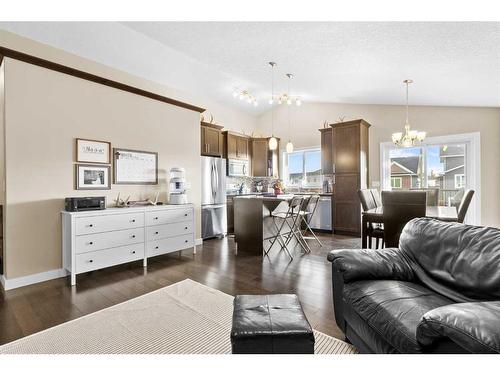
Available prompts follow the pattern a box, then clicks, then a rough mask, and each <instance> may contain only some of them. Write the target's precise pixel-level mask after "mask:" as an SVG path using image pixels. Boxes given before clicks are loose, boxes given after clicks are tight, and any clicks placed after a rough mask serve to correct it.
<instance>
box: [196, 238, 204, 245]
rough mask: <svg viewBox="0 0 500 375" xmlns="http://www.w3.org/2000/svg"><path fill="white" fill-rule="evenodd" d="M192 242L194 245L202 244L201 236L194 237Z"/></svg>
mask: <svg viewBox="0 0 500 375" xmlns="http://www.w3.org/2000/svg"><path fill="white" fill-rule="evenodd" d="M194 244H195V245H196V246H200V245H201V244H203V240H202V239H201V238H196V239H195V240H194Z"/></svg>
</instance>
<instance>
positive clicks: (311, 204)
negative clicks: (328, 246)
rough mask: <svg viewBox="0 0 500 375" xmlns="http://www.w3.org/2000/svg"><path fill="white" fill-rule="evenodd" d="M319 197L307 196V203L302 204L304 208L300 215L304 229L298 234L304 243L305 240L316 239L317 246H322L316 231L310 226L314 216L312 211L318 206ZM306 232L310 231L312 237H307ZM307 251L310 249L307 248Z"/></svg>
mask: <svg viewBox="0 0 500 375" xmlns="http://www.w3.org/2000/svg"><path fill="white" fill-rule="evenodd" d="M319 199H320V196H319V195H312V196H309V199H308V201H307V204H305V205H303V207H305V209H304V210H303V211H302V212H301V216H302V223H304V224H305V226H306V228H305V229H304V231H302V232H301V233H300V235H301V236H302V238H303V239H304V242H305V243H307V242H306V241H305V240H310V239H314V240H316V242H318V244H319V246H321V247H323V244H322V243H321V241H320V240H319V238H318V237H316V233H314V232H313V230H312V228H311V226H310V224H311V220H312V217H313V216H314V213H315V212H316V208H317V207H318V202H319ZM302 223H301V224H302ZM307 232H309V233H311V234H312V237H307V236H306V234H307ZM309 252H310V250H309Z"/></svg>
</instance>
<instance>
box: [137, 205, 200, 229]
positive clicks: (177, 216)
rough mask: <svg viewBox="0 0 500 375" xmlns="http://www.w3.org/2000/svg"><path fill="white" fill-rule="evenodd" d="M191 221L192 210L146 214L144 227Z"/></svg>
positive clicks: (184, 209)
mask: <svg viewBox="0 0 500 375" xmlns="http://www.w3.org/2000/svg"><path fill="white" fill-rule="evenodd" d="M191 220H193V209H192V208H181V209H176V210H164V211H153V212H146V226H150V225H159V224H170V223H178V222H180V221H191Z"/></svg>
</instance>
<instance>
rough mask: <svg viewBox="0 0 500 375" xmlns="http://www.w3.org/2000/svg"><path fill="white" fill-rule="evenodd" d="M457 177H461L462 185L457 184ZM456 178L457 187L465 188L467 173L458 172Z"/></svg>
mask: <svg viewBox="0 0 500 375" xmlns="http://www.w3.org/2000/svg"><path fill="white" fill-rule="evenodd" d="M457 177H460V178H461V179H462V184H461V186H457ZM454 179H455V189H463V188H465V187H466V180H465V174H464V173H457V174H456V175H455V176H454Z"/></svg>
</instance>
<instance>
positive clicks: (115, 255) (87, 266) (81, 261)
mask: <svg viewBox="0 0 500 375" xmlns="http://www.w3.org/2000/svg"><path fill="white" fill-rule="evenodd" d="M143 258H144V244H143V243H141V244H135V245H129V246H122V247H115V248H113V249H106V250H99V251H92V252H89V253H84V254H77V255H76V273H82V272H87V271H93V270H96V269H99V268H104V267H110V266H114V265H116V264H121V263H126V262H131V261H134V260H139V259H143Z"/></svg>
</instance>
